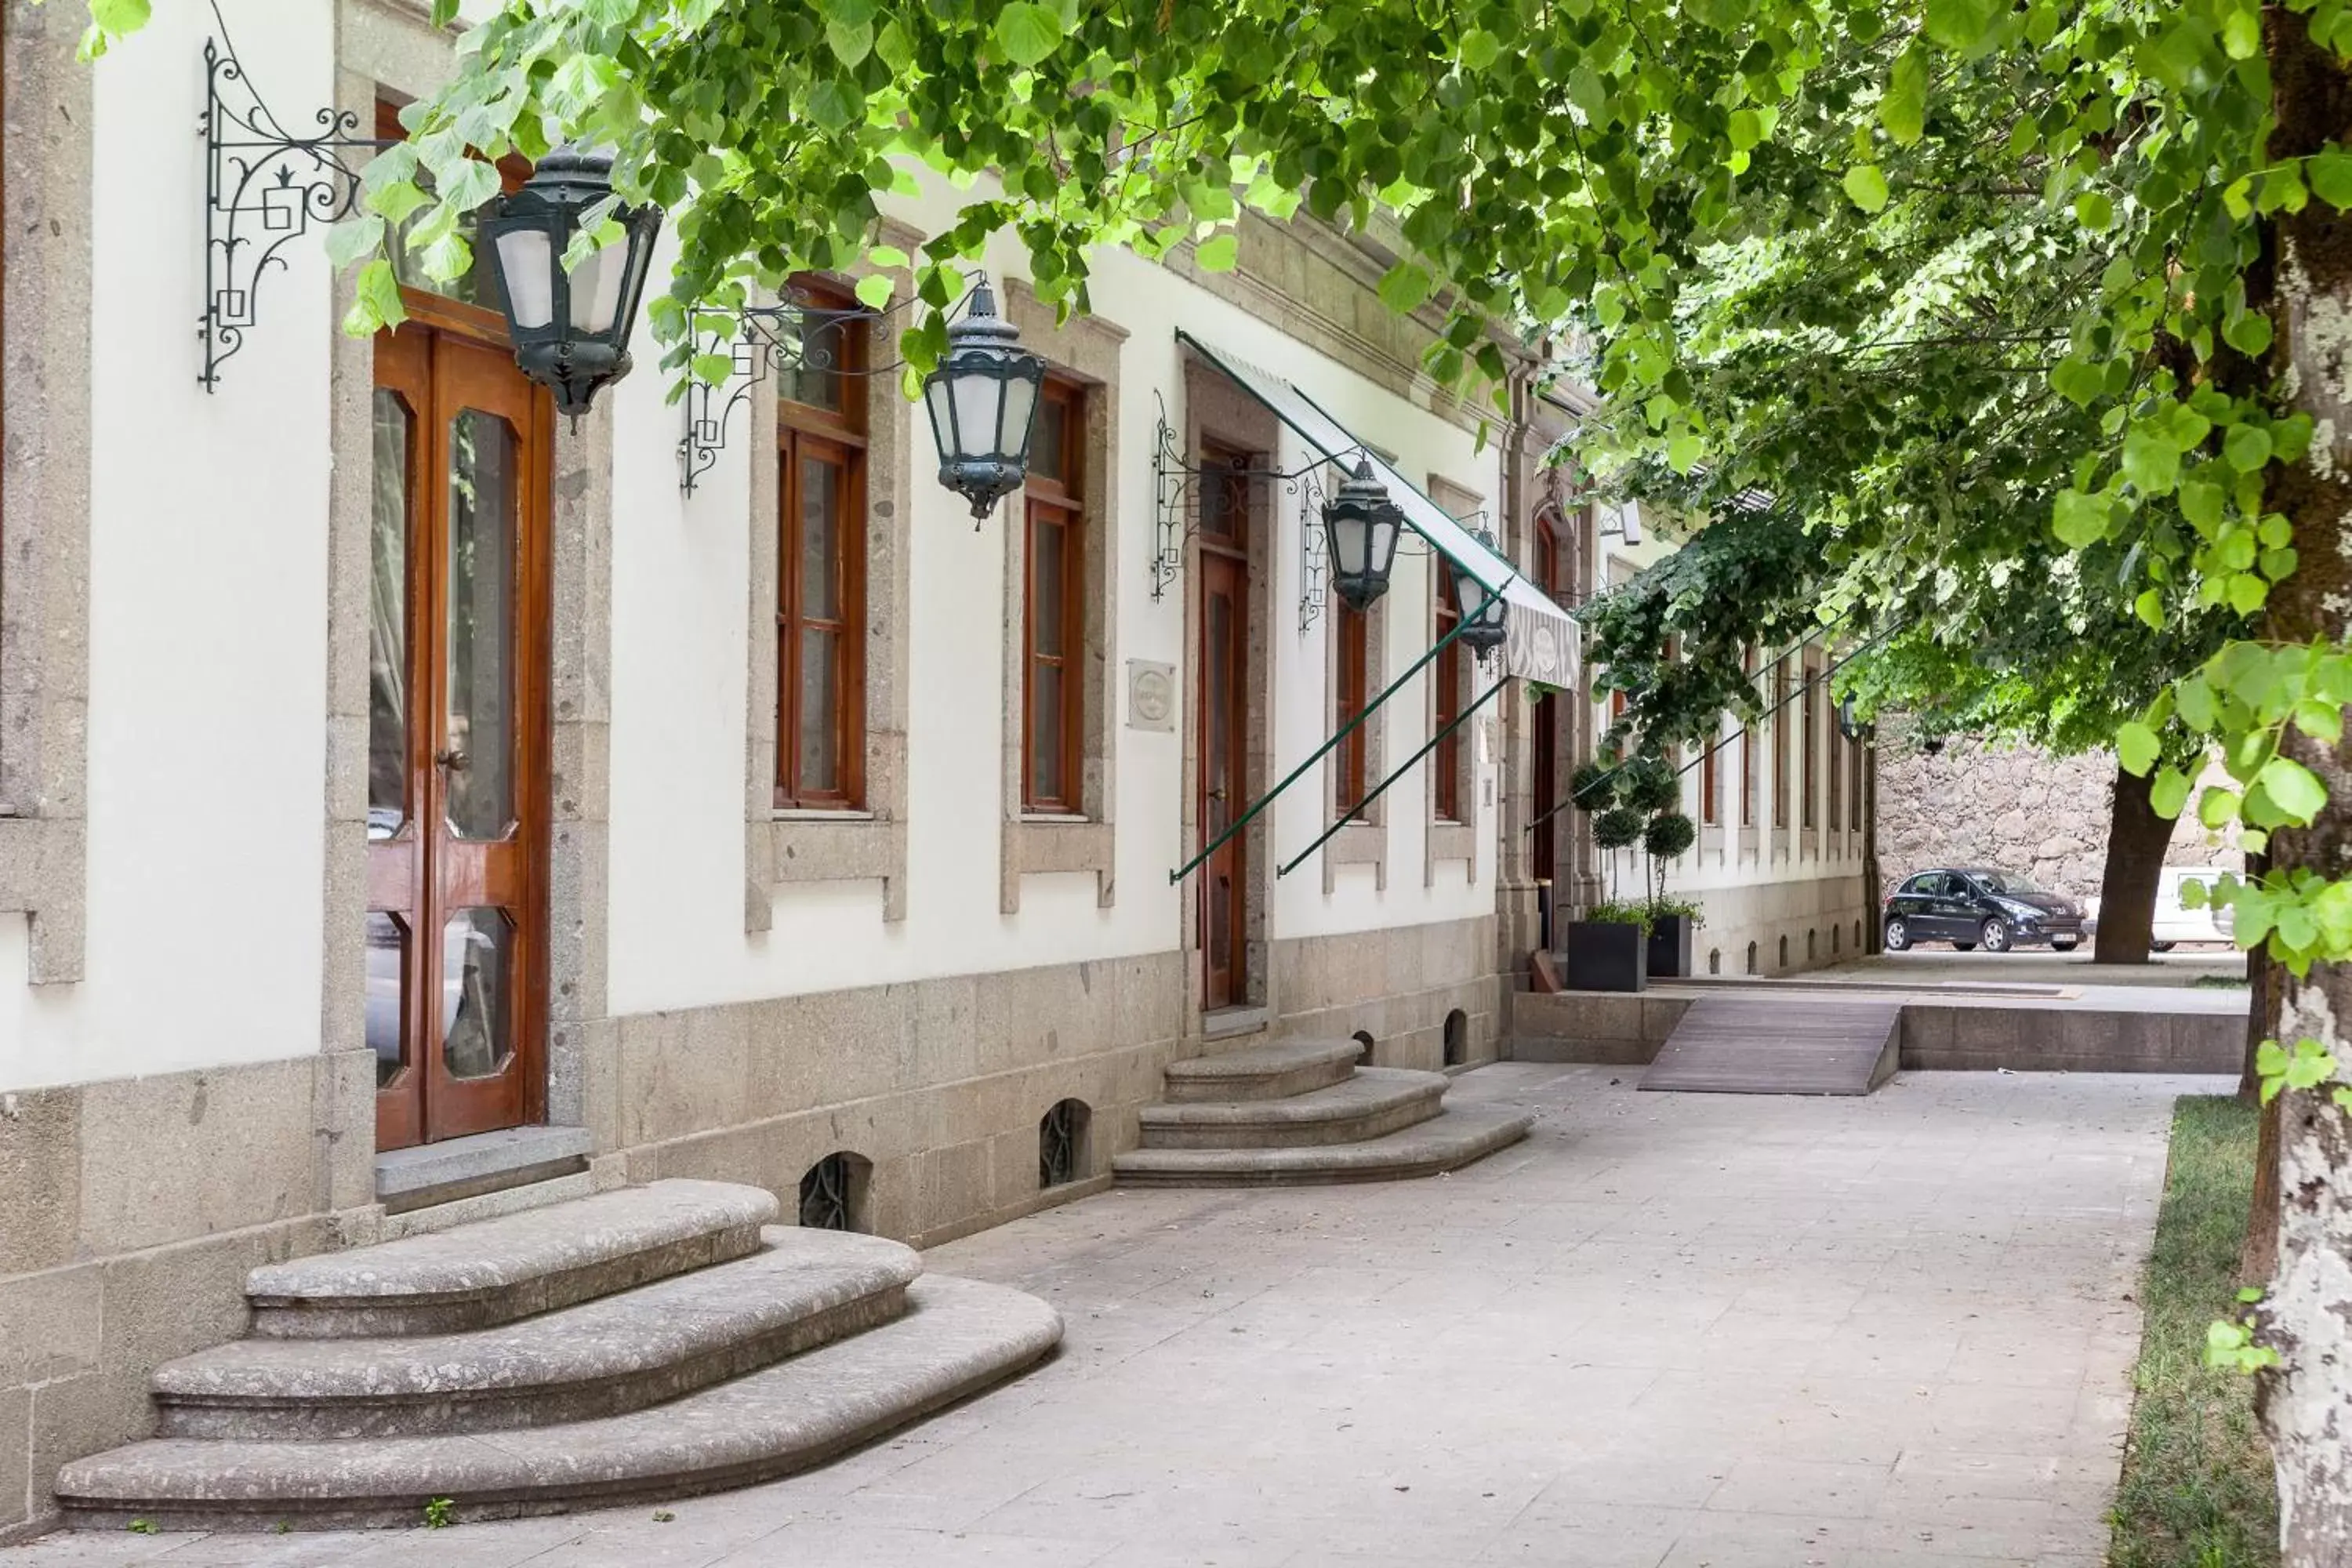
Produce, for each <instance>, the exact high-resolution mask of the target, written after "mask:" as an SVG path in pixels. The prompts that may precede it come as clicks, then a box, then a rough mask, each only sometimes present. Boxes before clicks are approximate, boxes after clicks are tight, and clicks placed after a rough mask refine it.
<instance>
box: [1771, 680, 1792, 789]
mask: <svg viewBox="0 0 2352 1568" xmlns="http://www.w3.org/2000/svg"><path fill="white" fill-rule="evenodd" d="M1772 826H1775V827H1786V826H1789V661H1788V660H1787V659H1785V658H1784V659H1781V660H1780V662H1779V663H1777V664H1775V665H1773V667H1772Z"/></svg>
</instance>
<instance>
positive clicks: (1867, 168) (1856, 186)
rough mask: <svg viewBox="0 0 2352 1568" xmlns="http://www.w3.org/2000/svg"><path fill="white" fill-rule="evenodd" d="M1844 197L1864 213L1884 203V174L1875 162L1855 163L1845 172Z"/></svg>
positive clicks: (1882, 205)
mask: <svg viewBox="0 0 2352 1568" xmlns="http://www.w3.org/2000/svg"><path fill="white" fill-rule="evenodd" d="M1843 184H1844V186H1845V194H1846V199H1847V200H1848V201H1851V202H1852V203H1853V205H1856V206H1858V207H1860V208H1861V209H1862V210H1863V211H1864V212H1866V213H1874V212H1877V211H1878V210H1880V209H1881V208H1883V207H1884V206H1885V205H1886V175H1885V172H1884V171H1882V170H1881V169H1880V168H1879V167H1878V165H1877V164H1875V163H1856V164H1855V165H1854V166H1853V168H1851V169H1848V170H1847V171H1846V172H1845V180H1844V182H1843Z"/></svg>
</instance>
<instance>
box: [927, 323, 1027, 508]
mask: <svg viewBox="0 0 2352 1568" xmlns="http://www.w3.org/2000/svg"><path fill="white" fill-rule="evenodd" d="M1020 338H1021V333H1020V331H1019V329H1018V328H1016V327H1014V326H1013V323H1012V322H1010V321H1006V320H1005V319H1004V318H1003V317H1002V316H1000V315H998V314H997V313H996V296H995V295H994V294H993V293H992V292H991V291H990V289H989V287H988V279H985V278H983V279H981V280H980V284H979V286H978V287H977V288H975V289H973V290H972V292H971V305H970V306H969V307H968V308H967V309H966V310H965V311H964V316H963V320H961V321H956V322H952V323H950V326H949V327H948V349H947V353H944V354H941V355H940V363H939V368H938V369H936V370H934V371H932V372H931V374H929V375H927V376H925V377H924V378H923V401H924V404H925V405H927V406H928V407H929V409H930V413H931V437H932V439H933V440H934V441H936V442H937V443H938V445H939V448H940V483H941V484H942V485H945V486H946V487H947V488H948V489H951V490H953V491H955V493H956V494H958V495H960V496H961V497H963V498H964V500H968V501H970V502H971V515H972V516H973V517H974V518H984V517H986V516H987V515H988V512H989V509H990V508H992V507H993V506H994V505H995V504H996V503H997V502H998V501H999V500H1003V498H1004V497H1006V496H1008V495H1011V494H1012V493H1013V491H1014V490H1017V489H1020V488H1021V487H1022V485H1023V484H1024V483H1025V482H1027V479H1028V478H1029V437H1030V434H1031V432H1032V431H1033V430H1034V427H1035V426H1036V423H1037V389H1038V386H1039V384H1041V383H1043V382H1044V381H1045V361H1043V360H1041V359H1039V358H1038V357H1037V356H1036V355H1035V354H1033V353H1029V352H1028V351H1027V350H1025V349H1022V348H1020V347H1017V346H1016V345H1017V344H1018V343H1019V342H1020Z"/></svg>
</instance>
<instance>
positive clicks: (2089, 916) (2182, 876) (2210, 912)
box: [2084, 866, 2238, 952]
mask: <svg viewBox="0 0 2352 1568" xmlns="http://www.w3.org/2000/svg"><path fill="white" fill-rule="evenodd" d="M2223 869H2224V868H2221V867H2219V866H2167V867H2166V868H2164V870H2163V871H2162V872H2161V873H2160V874H2159V876H2158V880H2157V884H2156V921H2155V924H2154V927H2153V929H2152V931H2151V934H2150V936H2149V940H2148V945H2149V946H2150V947H2152V948H2154V949H2155V950H2156V951H2157V952H2171V951H2172V949H2173V946H2174V944H2176V943H2178V942H2230V941H2231V940H2232V937H2233V934H2234V933H2235V931H2237V927H2238V921H2237V911H2236V910H2231V909H2229V908H2227V907H2224V908H2221V909H2216V908H2214V907H2213V905H2212V903H2211V902H2210V894H2211V892H2212V889H2213V885H2214V884H2215V883H2216V882H2218V881H2220V880H2221V873H2222V870H2223ZM2184 882H2202V883H2203V884H2205V889H2206V892H2207V894H2208V899H2209V901H2208V902H2207V903H2206V904H2205V905H2203V906H2202V907H2201V908H2199V909H2193V910H2192V909H2189V908H2188V907H2186V906H2185V905H2183V904H2182V903H2181V901H2180V888H2181V884H2182V883H2184ZM2084 910H2085V911H2086V912H2085V917H2084V927H2085V929H2087V930H2096V929H2097V927H2098V921H2099V900H2097V899H2096V898H2091V899H2086V900H2084Z"/></svg>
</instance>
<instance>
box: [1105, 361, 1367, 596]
mask: <svg viewBox="0 0 2352 1568" xmlns="http://www.w3.org/2000/svg"><path fill="white" fill-rule="evenodd" d="M1152 401H1154V402H1155V403H1159V405H1160V420H1159V425H1158V426H1157V428H1155V429H1154V430H1153V431H1152V436H1151V496H1152V529H1153V540H1152V552H1151V563H1150V564H1151V597H1152V601H1153V602H1154V603H1155V604H1156V603H1158V602H1159V601H1160V600H1161V599H1163V598H1165V597H1166V596H1167V594H1168V585H1169V584H1171V583H1173V582H1175V581H1176V574H1178V573H1179V572H1181V571H1182V570H1183V569H1184V542H1185V541H1186V540H1187V539H1190V538H1192V535H1193V533H1194V532H1195V531H1197V526H1198V525H1197V523H1196V522H1195V521H1194V520H1195V518H1196V517H1197V515H1198V514H1197V513H1196V512H1195V510H1194V509H1193V505H1192V502H1193V487H1194V483H1195V481H1197V480H1198V479H1200V478H1201V476H1202V475H1203V474H1205V473H1207V472H1209V471H1210V470H1208V469H1206V468H1194V467H1193V466H1192V464H1190V463H1188V462H1186V461H1185V460H1184V449H1183V447H1181V445H1180V444H1179V443H1178V441H1177V438H1176V427H1175V426H1172V425H1171V424H1170V423H1169V422H1168V405H1167V404H1166V402H1164V401H1162V400H1161V399H1160V395H1159V394H1157V393H1154V394H1153V395H1152ZM1361 452H1362V448H1360V447H1350V448H1349V450H1347V451H1345V452H1342V453H1341V454H1340V455H1339V457H1337V458H1316V459H1315V460H1314V461H1313V462H1311V463H1309V464H1307V466H1306V467H1305V468H1299V469H1297V470H1296V471H1285V470H1283V469H1280V468H1220V469H1218V470H1217V474H1218V477H1219V478H1221V479H1268V480H1279V481H1280V482H1281V484H1282V486H1283V488H1284V489H1286V490H1288V491H1289V492H1290V493H1291V494H1292V495H1295V496H1301V497H1302V500H1301V506H1300V510H1299V514H1298V521H1299V533H1300V541H1299V546H1298V551H1299V570H1300V580H1301V583H1302V584H1303V585H1304V584H1312V586H1311V588H1309V589H1308V590H1307V592H1311V594H1312V596H1313V604H1314V607H1313V608H1312V609H1310V608H1308V602H1307V593H1302V595H1301V596H1300V599H1299V603H1298V629H1299V630H1300V631H1302V632H1303V631H1305V630H1306V629H1307V627H1308V626H1311V625H1312V624H1313V623H1314V620H1315V616H1317V615H1318V614H1319V613H1320V612H1321V610H1322V607H1323V589H1322V579H1323V576H1324V570H1323V545H1322V533H1323V530H1322V528H1321V526H1320V514H1321V509H1322V504H1323V502H1322V491H1321V490H1320V489H1317V490H1316V491H1315V496H1316V499H1315V501H1314V505H1313V508H1312V510H1309V509H1308V508H1307V505H1306V502H1305V500H1304V499H1303V498H1304V494H1305V487H1306V486H1307V485H1308V484H1309V483H1310V482H1311V478H1312V476H1313V475H1314V474H1316V473H1317V472H1318V471H1319V470H1320V469H1323V468H1329V467H1331V466H1332V465H1333V464H1335V463H1336V464H1338V465H1339V466H1340V467H1341V468H1346V467H1347V465H1348V464H1349V463H1350V462H1352V461H1353V460H1354V459H1355V458H1357V457H1359V456H1360V455H1361Z"/></svg>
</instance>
